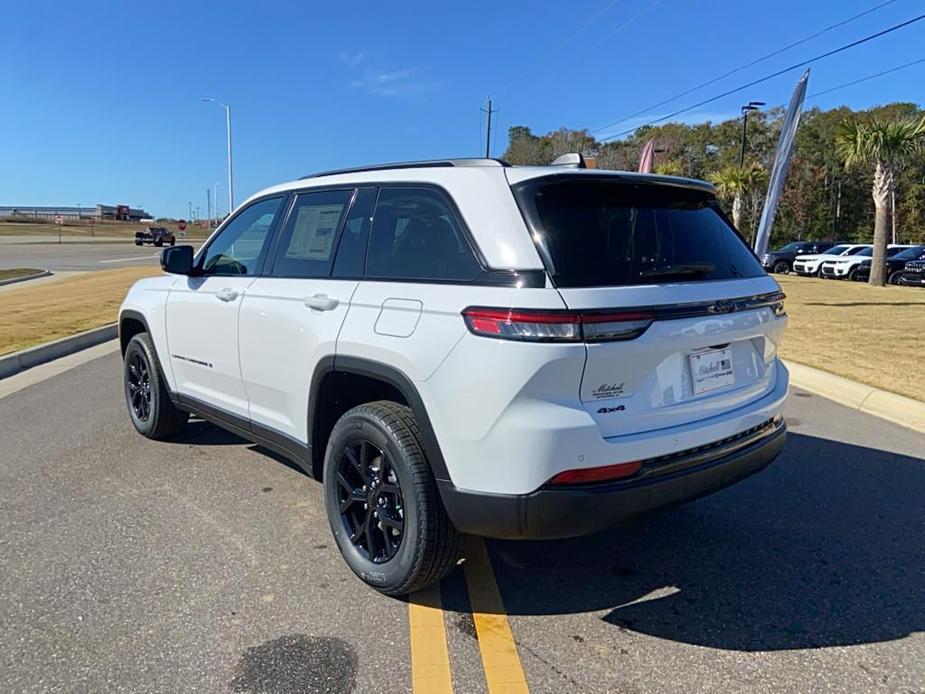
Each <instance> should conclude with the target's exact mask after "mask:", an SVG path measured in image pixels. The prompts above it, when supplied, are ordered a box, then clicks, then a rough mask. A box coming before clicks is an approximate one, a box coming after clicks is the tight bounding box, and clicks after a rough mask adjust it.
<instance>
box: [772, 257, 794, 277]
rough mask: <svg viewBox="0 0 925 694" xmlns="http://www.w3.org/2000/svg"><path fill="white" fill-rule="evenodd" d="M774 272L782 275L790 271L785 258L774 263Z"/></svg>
mask: <svg viewBox="0 0 925 694" xmlns="http://www.w3.org/2000/svg"><path fill="white" fill-rule="evenodd" d="M774 272H775V273H776V274H778V275H783V274H784V273H786V272H790V263H788V262H787V261H786V260H778V261H777V262H776V263H774Z"/></svg>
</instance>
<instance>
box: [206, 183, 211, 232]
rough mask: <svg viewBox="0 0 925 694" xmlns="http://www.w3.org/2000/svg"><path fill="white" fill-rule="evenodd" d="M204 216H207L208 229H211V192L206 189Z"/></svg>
mask: <svg viewBox="0 0 925 694" xmlns="http://www.w3.org/2000/svg"><path fill="white" fill-rule="evenodd" d="M206 214H207V215H208V217H207V219H208V220H209V221H208V225H209V228H210V229H211V228H212V191H211V190H210V189H208V188H206Z"/></svg>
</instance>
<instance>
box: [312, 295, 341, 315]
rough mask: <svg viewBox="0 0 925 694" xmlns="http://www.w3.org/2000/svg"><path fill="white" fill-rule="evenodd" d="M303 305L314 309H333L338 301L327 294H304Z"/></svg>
mask: <svg viewBox="0 0 925 694" xmlns="http://www.w3.org/2000/svg"><path fill="white" fill-rule="evenodd" d="M304 301H305V305H306V306H308V308H313V309H315V310H316V311H333V310H334V309H335V308H337V306H338V305H339V304H340V301H338V300H337V299H335V298H334V297H331V296H328V295H327V294H315V296H306V297H305V300H304Z"/></svg>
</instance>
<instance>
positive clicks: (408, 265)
mask: <svg viewBox="0 0 925 694" xmlns="http://www.w3.org/2000/svg"><path fill="white" fill-rule="evenodd" d="M481 271H482V269H481V267H480V265H479V263H478V261H477V260H476V259H475V256H474V254H473V252H472V248H471V247H470V246H469V242H468V240H467V238H466V234H465V231H464V230H463V228H462V225H461V223H460V221H459V220H458V219H457V217H456V214H455V213H454V211H453V209H452V207H451V206H450V204H449V202H448V201H447V199H446V197H445V196H444V195H443V194H442V193H440V192H438V191H436V190H434V189H432V188H417V187H405V186H401V187H398V186H396V187H392V186H389V187H384V188H381V189H380V191H379V200H378V202H377V203H376V213H375V216H374V218H373V226H372V231H371V232H370V236H369V248H368V250H367V253H366V276H367V277H370V278H383V279H403V280H422V281H426V280H438V281H439V280H444V281H469V280H472V279H475V278H476V277H477V276H478V275H479V274H481Z"/></svg>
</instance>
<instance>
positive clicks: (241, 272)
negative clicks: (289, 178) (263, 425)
mask: <svg viewBox="0 0 925 694" xmlns="http://www.w3.org/2000/svg"><path fill="white" fill-rule="evenodd" d="M283 199H284V198H283V197H272V198H266V199H263V200H259V201H256V202H254V203H251V204H250V205H248V206H247V207H245V208H243V209H242V210H241V211H240V212H238V213H237V214H236V215H235V217H234V218H233V219H231V220H230V221H228V222H227V223H226V224H225V226H224V227H222V230H221V231H220V232H218V234H217V235H216V236H215V237H214V238H213V239H212V240H211V241H210V242H209V244H208V245H207V246H206V247H205V248H204V249H203V251H202V252H201V253H200V257H199V260H198V266H199V267H200V268H201V272H200V274H198V275H197V276H193V277H182V278H180V279H179V280H178V281H177V282H174V284H173V286H172V287H171V290H170V294H169V296H168V297H167V308H166V325H167V344H168V348H169V351H170V355H169V359H170V366H171V368H172V369H173V373H174V376H175V378H176V383H177V391H178V392H179V393H180V394H181V395H186V396H190V397H193V398H195V399H196V400H198V401H200V402H202V403H205V404H207V405H211V406H212V407H215V408H218V409H219V410H222V411H224V412H228V413H231V414H234V415H237V416H239V417H245V418H246V417H247V395H246V393H245V391H244V385H243V383H242V382H241V370H240V366H239V363H238V311H239V310H240V308H241V300H242V298H243V296H244V292H245V291H246V289H247V288H248V286H250V284H251V283H252V282H253V281H254V278H255V276H256V275H257V274H258V273H259V271H260V268H261V266H262V265H263V261H264V258H265V256H266V253H267V247H268V245H269V241H270V236H271V231H272V229H273V227H274V225H275V223H276V220H277V217H278V214H279V212H280V209H281V207H282V203H283Z"/></svg>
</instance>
